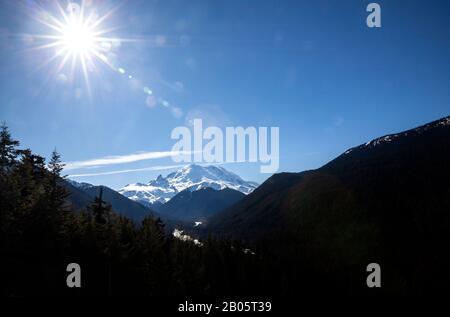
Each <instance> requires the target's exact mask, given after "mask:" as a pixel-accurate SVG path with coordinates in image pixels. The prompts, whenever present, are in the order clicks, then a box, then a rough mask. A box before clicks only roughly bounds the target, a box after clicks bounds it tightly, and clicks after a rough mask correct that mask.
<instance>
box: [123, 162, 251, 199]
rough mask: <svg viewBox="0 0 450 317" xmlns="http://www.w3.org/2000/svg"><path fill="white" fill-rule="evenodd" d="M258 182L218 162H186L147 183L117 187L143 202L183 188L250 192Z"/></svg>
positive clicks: (166, 195) (125, 193)
mask: <svg viewBox="0 0 450 317" xmlns="http://www.w3.org/2000/svg"><path fill="white" fill-rule="evenodd" d="M257 186H258V184H257V183H255V182H247V181H244V180H243V179H242V178H241V177H239V176H238V175H236V174H234V173H232V172H230V171H227V170H226V169H225V168H223V167H221V166H215V165H209V166H201V165H197V164H190V165H187V166H185V167H183V168H182V169H180V170H178V171H176V172H173V173H170V174H169V175H167V177H163V176H162V175H159V176H158V177H157V178H156V179H154V180H151V181H149V182H148V183H147V184H142V183H135V184H129V185H126V186H125V187H123V188H122V189H120V190H119V193H121V194H122V195H124V196H126V197H128V198H130V199H132V200H134V201H137V202H140V203H141V204H144V205H146V206H151V205H153V204H155V203H157V204H158V203H159V204H164V203H166V202H168V201H169V200H170V199H171V198H172V197H174V196H175V195H176V194H178V193H179V192H182V191H183V190H186V189H188V190H190V191H197V190H199V189H203V188H212V189H215V190H221V189H225V188H230V189H234V190H237V191H240V192H241V193H243V194H249V193H251V192H252V191H253V190H254V189H255V188H256V187H257Z"/></svg>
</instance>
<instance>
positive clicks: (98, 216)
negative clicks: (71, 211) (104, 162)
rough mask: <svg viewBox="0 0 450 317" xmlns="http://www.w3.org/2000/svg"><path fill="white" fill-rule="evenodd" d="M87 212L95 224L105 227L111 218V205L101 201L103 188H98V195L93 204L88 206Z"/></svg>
mask: <svg viewBox="0 0 450 317" xmlns="http://www.w3.org/2000/svg"><path fill="white" fill-rule="evenodd" d="M89 211H90V212H91V214H92V216H93V217H94V221H95V223H96V224H99V225H105V224H107V223H108V222H109V220H110V216H111V205H109V204H107V203H106V202H105V201H104V200H103V186H100V193H99V195H98V196H96V197H95V199H94V202H93V203H92V204H91V206H89Z"/></svg>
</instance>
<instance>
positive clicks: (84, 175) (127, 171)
mask: <svg viewBox="0 0 450 317" xmlns="http://www.w3.org/2000/svg"><path fill="white" fill-rule="evenodd" d="M184 166H185V165H167V166H150V167H144V168H135V169H125V170H117V171H109V172H99V173H85V174H73V175H68V177H69V178H75V177H91V176H102V175H115V174H124V173H133V172H144V171H162V170H168V169H172V168H181V167H184Z"/></svg>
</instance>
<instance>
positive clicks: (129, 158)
mask: <svg viewBox="0 0 450 317" xmlns="http://www.w3.org/2000/svg"><path fill="white" fill-rule="evenodd" d="M190 154H192V152H188V151H163V152H140V153H133V154H128V155H120V156H105V157H102V158H96V159H91V160H86V161H75V162H66V163H65V164H66V166H65V168H64V169H65V170H66V171H68V170H74V169H78V168H90V167H94V166H98V167H100V166H105V165H113V164H124V163H132V162H137V161H144V160H152V159H159V158H165V157H172V156H179V155H190Z"/></svg>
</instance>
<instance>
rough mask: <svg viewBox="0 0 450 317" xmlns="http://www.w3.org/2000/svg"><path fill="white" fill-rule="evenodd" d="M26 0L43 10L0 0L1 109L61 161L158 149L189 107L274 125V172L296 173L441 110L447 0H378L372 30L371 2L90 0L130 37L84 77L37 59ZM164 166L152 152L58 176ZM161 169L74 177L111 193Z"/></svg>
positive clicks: (17, 132)
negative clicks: (378, 16)
mask: <svg viewBox="0 0 450 317" xmlns="http://www.w3.org/2000/svg"><path fill="white" fill-rule="evenodd" d="M36 2H37V3H39V4H40V5H41V8H44V9H48V10H49V12H52V13H54V12H55V11H54V9H55V6H54V5H50V4H49V3H51V1H31V0H28V1H20V2H19V1H6V0H4V1H0V76H1V78H2V79H1V81H0V119H1V120H2V121H6V122H7V124H8V126H9V127H10V129H11V131H12V133H13V135H14V137H15V138H17V139H19V140H20V141H21V143H22V145H23V146H24V147H30V148H31V149H33V151H35V152H36V153H38V154H41V155H44V156H49V154H50V153H51V151H52V149H53V148H55V147H56V148H57V150H58V151H59V152H60V153H61V154H62V156H63V159H64V160H65V161H67V162H73V161H85V160H91V159H97V158H102V157H106V156H127V155H130V154H133V153H138V152H162V151H170V149H171V147H172V145H173V144H174V141H173V140H171V139H170V133H171V131H172V129H173V128H175V127H177V126H183V125H187V124H188V121H189V120H190V119H193V118H197V117H199V118H203V119H204V122H206V124H207V125H217V126H221V127H225V126H244V127H246V126H256V127H258V126H277V127H280V171H291V172H296V171H302V170H305V169H312V168H317V167H320V166H321V165H323V164H324V163H326V162H327V161H329V160H331V159H333V158H334V157H336V156H337V155H339V154H340V153H342V152H344V151H345V150H346V149H348V148H350V147H352V146H356V145H358V144H360V143H364V142H366V141H368V140H370V139H372V138H375V137H377V136H381V135H384V134H388V133H393V132H397V131H401V130H404V129H408V128H412V127H415V126H417V125H420V124H422V123H425V122H428V121H432V120H435V119H438V118H440V117H443V116H446V115H449V114H450V104H449V100H450V89H449V86H450V85H449V84H450V59H449V56H450V41H449V39H450V20H449V19H448V16H449V15H450V4H448V2H447V1H412V0H411V1H400V0H399V1H378V3H379V4H380V5H381V8H382V27H381V28H379V29H369V28H368V27H367V26H366V23H365V20H366V17H367V14H368V13H367V12H366V10H365V8H366V6H367V4H368V3H369V2H370V1H350V0H348V1H337V0H335V1H269V0H264V1H256V0H240V1H237V0H229V1H184V0H179V1H170V0H165V1H148V0H145V1H144V0H134V1H95V0H92V1H91V2H92V5H91V7H90V8H91V9H93V8H95V9H96V10H97V11H98V12H99V14H100V15H102V14H104V13H106V12H107V11H108V10H110V9H111V8H113V7H116V6H117V5H120V6H119V7H118V9H117V10H116V11H115V12H114V13H113V14H112V15H111V16H110V17H109V18H108V19H107V20H105V23H104V24H105V27H108V28H109V27H112V28H113V30H112V31H111V32H110V35H111V36H112V37H115V38H116V37H117V38H121V39H133V40H134V41H121V42H120V46H115V47H114V48H113V51H112V52H113V53H114V54H115V63H116V66H117V67H119V66H120V67H121V68H123V70H124V71H125V74H120V73H119V72H118V71H117V69H111V68H110V67H108V66H106V65H104V64H102V63H101V62H99V61H96V62H95V65H96V71H95V72H92V73H90V74H89V79H90V82H89V86H87V85H86V83H85V81H84V79H83V77H82V76H81V71H80V70H76V71H75V76H74V78H73V80H65V79H67V76H66V70H65V69H63V70H61V71H58V72H55V69H56V66H57V64H58V62H57V60H56V61H54V62H52V63H49V64H48V65H44V66H43V65H42V64H43V62H44V61H45V60H46V59H48V57H49V56H51V54H52V51H51V50H50V49H41V50H33V49H31V48H33V47H35V46H36V45H37V44H38V41H39V39H36V38H34V37H33V36H34V35H35V34H43V33H46V32H47V33H48V32H49V29H48V28H47V27H45V26H44V25H42V24H40V23H39V22H37V21H36V20H34V19H32V18H31V17H30V14H32V13H33V12H34V10H35V9H34V8H36V6H35V4H36ZM27 13H28V14H27ZM129 75H132V77H133V78H132V79H130V78H129V77H128V76H129ZM87 87H89V88H90V92H89V91H88V88H87ZM143 87H149V89H151V90H152V92H153V96H154V97H155V103H156V105H154V106H153V107H149V101H148V100H147V99H148V95H147V94H146V93H144V92H143ZM163 103H166V106H164V105H163ZM150 104H151V105H152V104H153V103H152V102H150ZM172 165H175V163H174V162H172V160H171V159H170V158H158V159H148V160H141V161H135V162H129V163H124V164H115V165H107V166H102V167H90V168H84V169H78V170H71V171H68V172H67V173H68V174H83V173H94V174H96V173H105V172H110V171H120V170H130V169H145V168H152V167H155V166H172ZM225 168H227V169H229V170H231V171H234V172H236V173H237V174H239V175H241V176H242V177H243V178H244V179H247V180H253V181H257V182H262V181H264V180H265V179H266V178H267V177H268V176H270V175H267V174H261V173H259V164H254V163H252V164H250V163H247V164H241V163H239V164H228V165H226V166H225ZM170 171H171V170H170V169H168V170H161V171H150V170H145V171H140V172H127V173H120V174H113V175H99V176H91V177H82V178H76V180H78V181H87V182H90V183H94V184H105V185H108V186H111V187H112V188H116V189H117V188H120V187H122V186H124V185H125V184H127V183H132V182H146V181H148V180H149V179H152V178H154V177H156V176H157V175H158V174H159V173H162V174H163V175H164V174H166V173H168V172H170Z"/></svg>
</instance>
